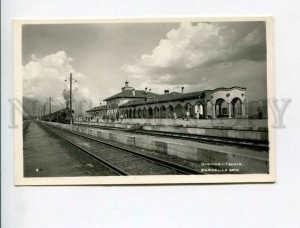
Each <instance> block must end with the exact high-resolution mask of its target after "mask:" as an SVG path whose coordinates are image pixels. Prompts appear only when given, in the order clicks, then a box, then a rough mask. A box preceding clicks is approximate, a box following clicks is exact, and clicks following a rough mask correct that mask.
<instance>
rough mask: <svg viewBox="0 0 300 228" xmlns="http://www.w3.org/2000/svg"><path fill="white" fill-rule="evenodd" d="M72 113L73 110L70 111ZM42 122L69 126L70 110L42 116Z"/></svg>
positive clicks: (66, 109)
mask: <svg viewBox="0 0 300 228" xmlns="http://www.w3.org/2000/svg"><path fill="white" fill-rule="evenodd" d="M72 113H74V110H72ZM42 120H44V121H51V122H59V123H67V124H69V123H70V121H71V110H70V109H69V108H65V109H61V110H58V111H56V112H53V113H51V114H48V115H45V116H43V117H42Z"/></svg>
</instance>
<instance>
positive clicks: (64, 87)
mask: <svg viewBox="0 0 300 228" xmlns="http://www.w3.org/2000/svg"><path fill="white" fill-rule="evenodd" d="M72 61H73V59H72V58H71V57H69V56H68V55H67V54H66V53H65V52H64V51H58V52H57V53H54V54H50V55H47V56H44V57H42V58H37V57H36V56H35V55H34V54H33V55H32V56H31V61H30V62H29V63H27V64H25V65H24V66H23V95H24V96H26V97H29V98H37V99H44V98H47V97H53V98H56V99H61V100H63V99H68V96H69V90H70V89H69V83H67V82H65V79H68V78H69V75H70V72H72V73H73V75H74V77H75V78H76V79H77V80H79V81H80V80H81V79H84V78H86V76H85V75H84V74H82V73H80V72H77V71H76V70H74V69H73V67H72ZM72 91H73V94H74V100H76V99H77V100H78V99H88V97H89V91H88V89H87V88H82V87H81V88H79V84H78V83H75V84H74V87H73V90H72Z"/></svg>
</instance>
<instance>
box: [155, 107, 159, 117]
mask: <svg viewBox="0 0 300 228" xmlns="http://www.w3.org/2000/svg"><path fill="white" fill-rule="evenodd" d="M154 118H159V108H158V107H157V106H155V108H154Z"/></svg>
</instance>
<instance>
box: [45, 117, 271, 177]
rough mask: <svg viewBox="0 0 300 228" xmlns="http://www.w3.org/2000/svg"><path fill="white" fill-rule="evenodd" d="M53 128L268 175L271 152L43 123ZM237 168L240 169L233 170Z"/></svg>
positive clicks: (218, 165)
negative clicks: (229, 164)
mask: <svg viewBox="0 0 300 228" xmlns="http://www.w3.org/2000/svg"><path fill="white" fill-rule="evenodd" d="M44 123H46V124H48V125H50V126H53V127H57V128H60V129H65V130H69V131H71V132H79V133H84V134H87V135H92V136H95V137H98V138H99V139H105V140H110V141H114V142H118V143H122V144H125V145H131V146H134V147H137V148H141V149H145V150H151V151H155V152H158V153H162V154H167V155H170V156H175V157H178V158H182V159H186V160H190V161H196V162H201V163H205V164H206V165H213V166H214V167H218V168H229V167H228V163H239V164H241V165H240V166H239V167H238V169H239V170H238V171H237V172H238V173H267V172H268V166H269V162H268V160H269V159H268V157H269V153H268V151H254V150H250V149H244V148H237V147H231V146H223V145H211V144H205V143H198V142H193V141H186V140H178V139H169V138H157V137H153V136H149V135H138V134H131V133H130V134H129V133H126V132H122V131H117V130H116V131H115V130H104V129H95V128H90V127H85V126H76V125H69V124H61V123H53V122H44ZM234 168H237V167H234Z"/></svg>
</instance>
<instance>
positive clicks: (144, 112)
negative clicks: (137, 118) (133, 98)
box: [143, 107, 148, 118]
mask: <svg viewBox="0 0 300 228" xmlns="http://www.w3.org/2000/svg"><path fill="white" fill-rule="evenodd" d="M147 113H148V112H147V109H146V107H144V108H143V118H148V115H147Z"/></svg>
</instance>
